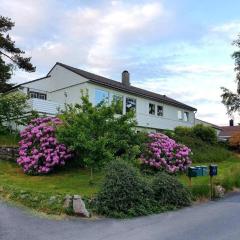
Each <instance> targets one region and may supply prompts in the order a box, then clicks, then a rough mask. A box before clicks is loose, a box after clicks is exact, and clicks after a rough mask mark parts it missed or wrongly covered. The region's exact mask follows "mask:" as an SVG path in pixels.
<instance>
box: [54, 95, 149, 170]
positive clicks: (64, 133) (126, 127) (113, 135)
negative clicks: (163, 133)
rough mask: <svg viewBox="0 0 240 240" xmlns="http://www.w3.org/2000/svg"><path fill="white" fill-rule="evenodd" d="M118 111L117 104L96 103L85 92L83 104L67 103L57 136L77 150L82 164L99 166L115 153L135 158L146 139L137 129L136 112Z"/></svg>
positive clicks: (113, 156) (93, 166) (116, 155)
mask: <svg viewBox="0 0 240 240" xmlns="http://www.w3.org/2000/svg"><path fill="white" fill-rule="evenodd" d="M115 112H116V105H115V104H111V105H110V106H109V105H107V104H102V105H97V106H93V105H92V104H91V103H90V102H89V99H88V96H82V104H76V105H74V106H72V105H67V106H66V110H65V111H64V112H63V114H62V115H61V116H60V117H61V119H62V121H63V124H62V125H61V126H60V127H59V128H58V133H57V136H58V140H59V141H60V142H63V143H64V144H66V146H69V147H70V148H71V149H72V150H73V151H74V152H75V154H76V159H77V162H78V164H79V165H81V166H87V167H91V168H98V167H101V166H103V165H104V164H105V163H106V162H109V161H110V160H113V159H114V158H115V157H118V156H121V157H125V158H127V159H133V158H135V157H136V156H137V155H139V154H140V146H141V143H142V142H143V141H144V140H145V139H144V136H143V134H141V133H137V132H136V130H135V129H134V128H135V127H136V121H135V120H134V113H133V112H129V113H127V114H124V115H118V116H116V114H115Z"/></svg>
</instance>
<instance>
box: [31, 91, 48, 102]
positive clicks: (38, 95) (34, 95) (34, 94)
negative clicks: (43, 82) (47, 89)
mask: <svg viewBox="0 0 240 240" xmlns="http://www.w3.org/2000/svg"><path fill="white" fill-rule="evenodd" d="M29 96H30V98H38V99H42V100H47V94H45V93H39V92H33V91H30V92H29Z"/></svg>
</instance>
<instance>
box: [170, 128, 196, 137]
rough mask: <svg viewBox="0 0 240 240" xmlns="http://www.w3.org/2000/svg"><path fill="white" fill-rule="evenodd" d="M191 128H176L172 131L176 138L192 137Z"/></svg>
mask: <svg viewBox="0 0 240 240" xmlns="http://www.w3.org/2000/svg"><path fill="white" fill-rule="evenodd" d="M192 129H193V128H190V127H182V126H178V127H176V128H175V129H174V133H175V134H176V135H177V136H193V131H192Z"/></svg>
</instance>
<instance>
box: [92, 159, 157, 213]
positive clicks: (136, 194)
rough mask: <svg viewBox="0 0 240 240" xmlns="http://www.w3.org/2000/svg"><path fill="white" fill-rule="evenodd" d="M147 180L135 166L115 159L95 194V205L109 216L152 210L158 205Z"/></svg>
mask: <svg viewBox="0 0 240 240" xmlns="http://www.w3.org/2000/svg"><path fill="white" fill-rule="evenodd" d="M153 199H154V194H153V191H152V189H151V188H150V185H149V184H148V182H146V181H145V180H144V179H143V178H142V177H141V176H140V174H139V172H138V171H137V169H136V168H134V167H133V166H131V165H129V164H128V163H126V162H124V161H122V160H117V161H115V162H110V163H109V166H108V167H107V169H106V177H105V181H104V182H103V185H102V188H101V190H100V192H99V193H98V195H97V198H96V201H95V206H96V211H97V212H98V213H99V214H102V215H106V216H111V217H127V216H140V215H146V214H149V213H152V212H154V208H155V211H156V208H157V207H158V205H157V204H156V203H154V204H153V202H154V200H153Z"/></svg>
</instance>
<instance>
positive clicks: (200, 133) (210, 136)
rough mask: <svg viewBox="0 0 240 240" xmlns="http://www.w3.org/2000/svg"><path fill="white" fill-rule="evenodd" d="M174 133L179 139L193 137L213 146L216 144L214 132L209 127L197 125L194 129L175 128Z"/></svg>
mask: <svg viewBox="0 0 240 240" xmlns="http://www.w3.org/2000/svg"><path fill="white" fill-rule="evenodd" d="M174 133H175V135H176V136H179V137H185V136H188V137H194V138H197V139H200V140H202V141H203V142H205V143H209V144H215V143H216V142H217V134H216V131H215V130H214V129H213V128H212V127H210V126H204V125H203V124H197V125H195V126H194V127H182V126H179V127H176V128H175V129H174Z"/></svg>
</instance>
